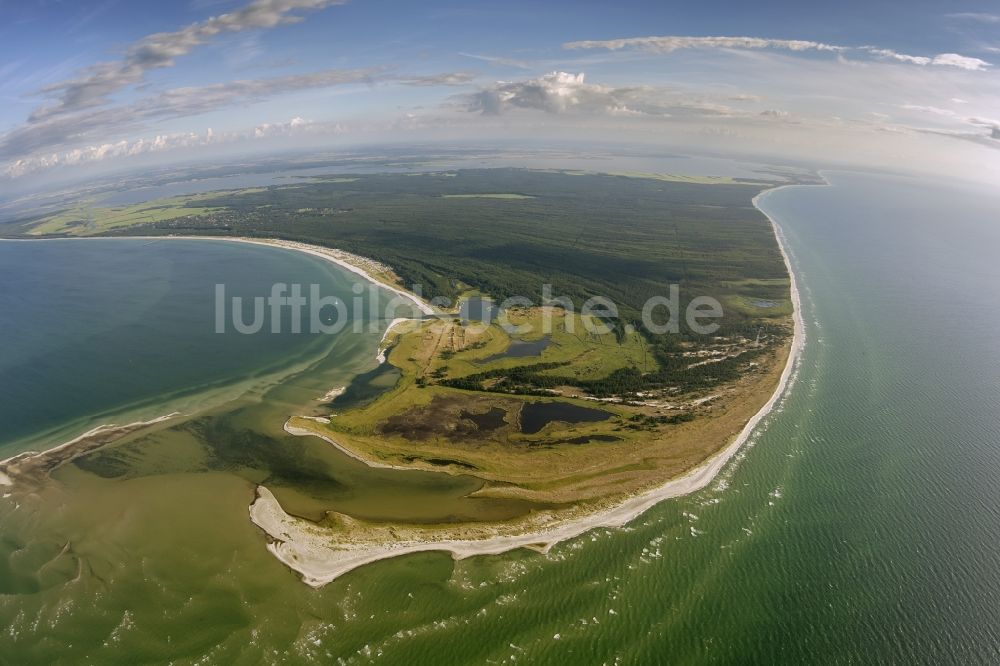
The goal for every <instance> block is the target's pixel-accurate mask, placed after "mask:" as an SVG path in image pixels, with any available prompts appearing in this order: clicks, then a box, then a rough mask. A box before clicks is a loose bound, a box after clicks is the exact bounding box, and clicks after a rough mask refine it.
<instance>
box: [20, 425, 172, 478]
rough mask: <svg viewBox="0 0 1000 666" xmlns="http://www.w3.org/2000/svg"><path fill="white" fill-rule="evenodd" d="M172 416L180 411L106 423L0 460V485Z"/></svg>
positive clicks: (28, 475)
mask: <svg viewBox="0 0 1000 666" xmlns="http://www.w3.org/2000/svg"><path fill="white" fill-rule="evenodd" d="M175 416H180V412H172V413H170V414H164V415H163V416H157V417H156V418H153V419H149V420H148V421H134V422H132V423H126V424H124V425H117V424H114V423H106V424H103V425H99V426H97V427H95V428H91V429H90V430H88V431H86V432H85V433H83V434H80V435H77V436H76V437H74V438H73V439H71V440H68V441H66V442H63V443H62V444H57V445H56V446H53V447H52V448H49V449H46V450H44V451H24V452H22V453H18V454H16V455H13V456H11V457H9V458H6V459H4V460H0V486H12V485H14V481H15V480H17V479H23V478H28V477H34V478H38V477H39V476H40V475H42V474H45V473H47V472H49V471H51V470H53V469H55V468H56V467H58V466H59V465H62V464H63V463H66V462H69V461H70V460H72V459H73V458H76V457H78V456H81V455H83V454H85V453H89V452H90V451H93V450H96V449H99V448H101V447H103V446H105V445H106V444H108V443H110V442H112V441H114V440H115V439H118V438H119V437H123V436H125V435H127V434H129V433H131V432H135V431H136V430H139V429H140V428H145V427H147V426H151V425H156V424H157V423H163V422H165V421H169V420H170V419H172V418H174V417H175Z"/></svg>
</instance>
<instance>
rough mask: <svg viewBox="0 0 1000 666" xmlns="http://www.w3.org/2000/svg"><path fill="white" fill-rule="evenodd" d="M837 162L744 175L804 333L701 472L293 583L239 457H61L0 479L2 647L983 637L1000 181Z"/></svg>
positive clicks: (836, 654)
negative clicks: (723, 463) (749, 428)
mask: <svg viewBox="0 0 1000 666" xmlns="http://www.w3.org/2000/svg"><path fill="white" fill-rule="evenodd" d="M829 177H830V180H831V182H832V183H833V185H832V186H831V187H795V188H787V189H782V190H778V191H775V192H772V193H770V194H768V195H766V196H765V197H764V198H763V201H762V207H763V208H764V209H765V210H766V211H767V212H768V213H770V214H771V215H772V216H773V217H774V218H775V219H776V220H777V221H778V222H779V224H780V225H781V226H782V228H783V230H784V233H785V235H786V237H787V240H788V244H789V246H790V249H791V252H792V255H793V263H794V265H795V267H796V272H797V275H798V276H799V282H800V287H801V289H802V297H803V305H804V308H803V312H804V315H805V321H806V332H807V344H806V349H805V352H804V354H803V356H802V360H801V364H800V366H799V369H798V372H797V375H796V379H795V383H794V385H793V388H792V390H791V392H790V394H789V395H788V396H787V398H786V399H785V400H784V401H783V402H782V403H781V405H780V407H779V408H778V409H777V410H776V411H775V412H774V413H773V414H772V415H771V416H770V417H768V418H767V419H766V421H765V423H764V424H763V427H762V428H760V429H758V431H757V432H756V433H755V434H754V435H753V437H752V438H751V441H750V442H749V443H748V445H747V446H746V447H745V448H744V449H743V450H742V451H741V452H740V453H739V454H738V456H737V457H736V458H735V459H734V461H733V463H732V464H730V465H729V466H727V468H726V469H725V470H724V472H723V473H722V474H721V475H720V476H719V477H718V478H717V479H716V480H715V482H713V483H712V484H711V485H710V487H708V488H706V489H705V490H704V491H702V492H699V493H696V494H694V495H692V496H690V497H686V498H681V499H679V500H675V501H668V502H665V503H663V504H661V505H659V506H657V507H655V508H654V509H653V510H651V511H650V512H648V513H647V514H645V515H644V516H642V517H641V518H639V519H638V520H636V521H635V522H634V523H633V524H631V525H629V526H628V527H627V528H625V529H621V530H603V529H602V530H597V531H595V532H593V533H591V534H588V535H585V536H583V537H581V538H579V539H576V540H574V541H572V542H569V543H565V544H560V545H558V546H556V547H555V548H554V549H553V550H552V551H551V552H550V553H549V554H548V555H539V554H537V553H532V552H517V553H511V554H508V555H504V556H496V557H481V558H474V559H471V560H463V561H459V562H454V561H452V560H451V558H450V557H448V556H446V555H443V554H433V553H431V554H421V555H415V556H410V557H406V558H401V559H398V560H390V561H385V562H380V563H377V564H375V565H372V566H369V567H365V568H363V569H361V570H358V571H355V572H352V573H351V574H348V575H346V576H344V577H342V578H341V579H338V580H337V581H335V582H333V583H331V584H330V585H328V586H326V587H325V588H322V589H321V590H313V589H311V588H308V587H306V586H304V585H303V584H301V583H300V582H299V581H298V580H297V579H296V577H295V576H294V575H293V574H292V573H291V572H289V571H287V570H286V569H284V568H283V567H282V566H281V565H280V564H279V563H277V562H276V561H275V560H274V559H273V558H271V557H270V555H268V554H267V552H266V551H265V550H264V542H263V538H262V536H261V534H260V533H259V532H258V531H257V530H255V529H254V528H253V527H252V526H251V525H249V523H248V521H247V520H246V506H247V504H248V503H249V501H250V499H251V498H252V484H250V483H247V482H246V481H245V480H244V479H242V478H240V477H239V476H238V475H235V474H233V473H230V472H227V471H225V470H221V471H212V472H209V473H201V474H163V475H160V476H151V477H148V478H144V479H138V480H126V481H103V480H97V479H95V478H92V477H91V476H90V475H88V474H86V473H84V472H82V471H79V470H76V469H73V468H68V469H67V470H65V472H64V473H63V474H62V475H60V476H59V477H58V478H57V481H58V482H59V483H60V484H62V485H61V487H64V488H66V489H69V490H64V491H60V492H65V493H67V497H69V498H70V499H72V500H74V501H75V502H85V503H86V505H87V506H88V507H92V509H93V510H92V511H88V512H81V513H79V514H78V515H74V514H71V513H68V512H69V511H70V509H69V508H66V509H60V513H66V514H67V515H70V516H71V517H72V518H73V520H72V521H70V520H68V519H67V520H65V521H64V522H59V521H58V520H57V519H56V518H52V519H51V525H50V524H49V522H46V520H45V519H44V518H43V515H45V516H47V515H48V514H41V513H38V512H35V513H32V512H31V511H32V507H31V506H30V505H26V506H22V507H20V508H18V509H16V510H15V509H13V508H12V507H9V506H7V505H5V504H3V503H0V526H2V527H0V532H2V536H3V539H2V540H0V555H3V557H0V564H2V566H0V622H2V625H3V626H4V627H6V631H4V632H0V663H5V660H6V661H8V662H10V663H49V662H50V661H51V660H52V659H53V658H54V657H56V656H61V657H62V658H63V660H64V661H66V662H67V663H74V662H79V661H84V660H88V659H89V661H92V662H94V663H135V662H136V661H151V662H163V661H167V660H168V659H170V658H177V659H178V661H179V663H191V662H194V661H196V660H198V659H199V658H204V660H205V662H206V663H247V664H250V663H261V662H263V663H289V664H298V663H331V662H332V663H337V660H340V661H341V662H343V663H359V664H364V663H371V662H377V663H392V664H417V663H426V664H448V663H543V664H564V663H588V664H589V663H594V664H600V663H607V664H613V663H621V664H630V663H643V664H646V663H648V664H662V663H669V664H686V663H713V664H745V663H761V664H769V663H789V664H798V663H830V664H849V663H864V664H868V663H893V664H896V663H919V664H988V663H996V661H997V660H998V658H1000V633H998V627H1000V604H998V603H997V599H998V598H1000V546H998V544H1000V494H998V493H997V492H996V489H995V486H996V479H997V478H998V475H1000V354H998V353H997V352H996V343H997V341H998V335H997V331H998V330H1000V297H998V296H1000V293H998V290H1000V263H998V262H997V261H996V260H995V257H994V254H995V251H996V248H998V247H1000V226H998V225H997V223H996V218H997V212H998V211H1000V197H998V196H997V195H996V194H995V193H991V192H983V191H977V190H974V189H970V188H963V187H961V186H958V185H947V184H942V183H934V182H918V181H913V180H907V179H901V178H892V177H885V176H870V175H861V174H847V173H835V174H830V176H829ZM349 469H350V470H351V473H352V474H356V475H360V474H361V472H360V471H358V470H357V469H356V468H353V467H352V468H349ZM345 478H346V477H345ZM358 478H363V477H358ZM387 478H388V477H387ZM178 489H182V490H181V492H182V493H183V495H184V497H185V501H186V502H187V503H188V504H189V505H195V506H198V507H199V511H197V512H195V513H191V512H190V511H188V512H185V513H181V514H178V513H177V511H176V510H175V507H174V505H173V504H172V503H171V498H173V497H175V495H173V494H172V493H176V492H177V491H178ZM390 494H391V493H390ZM122 497H128V498H130V500H131V502H132V505H131V506H130V508H129V509H128V510H124V509H116V508H115V507H119V506H120V504H121V501H122ZM25 501H26V502H27V501H28V500H25ZM386 501H387V502H391V501H392V498H391V497H387V498H386ZM44 505H45V506H46V507H50V506H52V504H51V502H49V501H46V502H45V504H44ZM116 511H117V512H118V513H116ZM97 516H100V518H98V517H97ZM64 523H65V524H64ZM95 525H97V526H100V527H101V530H100V534H99V535H98V536H95V534H94V533H95ZM162 526H166V527H165V528H163V529H158V527H162ZM47 530H51V531H52V533H53V535H54V536H52V537H51V539H49V538H48V536H47ZM39 535H45V536H46V538H42V537H41V536H39ZM66 543H71V544H72V550H73V552H74V553H75V554H76V557H77V560H75V561H77V562H82V563H83V564H79V565H78V566H73V567H70V566H69V565H68V564H67V563H66V560H65V558H64V557H59V556H58V553H59V551H60V548H62V547H63V544H66ZM12 544H13V545H12ZM81 572H82V573H81Z"/></svg>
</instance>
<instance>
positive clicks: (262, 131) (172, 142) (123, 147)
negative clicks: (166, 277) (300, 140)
mask: <svg viewBox="0 0 1000 666" xmlns="http://www.w3.org/2000/svg"><path fill="white" fill-rule="evenodd" d="M313 131H317V132H321V133H324V134H338V133H340V132H341V131H342V129H341V128H340V126H339V125H333V126H327V125H325V124H322V123H315V122H312V121H309V120H305V119H303V118H300V117H298V116H296V117H295V118H292V119H291V120H288V121H287V122H274V123H261V124H259V125H257V126H256V127H254V128H253V129H251V130H247V131H236V132H221V133H219V132H216V131H214V130H213V129H212V128H211V127H209V128H207V129H206V130H205V131H204V132H203V133H199V132H176V133H171V134H156V135H153V136H150V137H143V138H140V139H136V140H133V141H128V140H124V139H123V140H120V141H114V142H107V143H101V144H94V145H90V146H84V147H80V148H73V149H72V150H63V151H55V152H52V153H47V154H42V155H34V156H31V157H26V158H22V159H19V160H15V161H13V162H11V163H10V164H8V165H7V166H6V167H5V168H4V171H3V174H4V175H5V176H7V177H10V178H16V177H18V176H23V175H26V174H29V173H33V172H36V171H40V170H42V169H48V168H52V167H57V166H75V165H81V164H87V163H92V162H100V161H103V160H108V159H113V158H121V157H136V156H139V155H148V154H151V153H161V152H166V151H170V150H176V149H180V148H195V147H200V146H207V145H209V144H222V143H234V142H238V141H247V140H251V139H271V138H275V137H288V136H296V135H299V134H307V133H310V132H313Z"/></svg>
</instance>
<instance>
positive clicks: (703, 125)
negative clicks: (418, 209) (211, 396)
mask: <svg viewBox="0 0 1000 666" xmlns="http://www.w3.org/2000/svg"><path fill="white" fill-rule="evenodd" d="M542 139H558V140H587V141H602V142H607V143H614V142H620V143H622V144H641V145H644V146H660V145H662V146H663V147H664V149H668V148H669V149H684V150H697V149H704V150H708V151H713V152H729V153H733V154H744V155H756V156H760V155H767V156H771V157H774V158H776V159H779V160H780V159H796V160H814V161H818V162H821V163H823V164H831V165H832V164H845V165H856V166H870V167H878V168H886V167H890V168H891V167H892V166H894V165H905V166H906V167H907V168H911V169H918V170H923V171H927V172H930V173H941V174H946V175H951V176H956V177H960V178H968V179H975V180H979V181H985V182H993V183H997V182H1000V150H998V148H1000V2H948V3H943V2H939V1H937V2H930V1H926V0H907V1H905V2H880V1H879V0H869V1H864V2H860V1H856V0H842V1H840V2H837V3H818V2H802V1H801V0H800V1H797V2H763V3H762V2H748V1H746V0H742V1H738V2H730V1H728V0H727V1H723V0H706V1H701V2H697V3H691V2H685V3H679V2H670V1H662V0H661V1H659V2H628V1H619V2H614V3H609V2H591V1H589V0H576V1H572V2H538V1H535V2H521V1H520V0H507V1H505V2H494V1H492V0H488V1H484V2H459V1H457V0H448V1H438V0H424V1H422V2H391V1H389V0H348V1H338V0H250V1H247V0H186V1H182V2H168V1H163V2H156V3H147V2H142V3H140V2H125V1H124V0H95V1H92V2H87V1H79V0H76V1H70V0H43V1H39V2H26V1H25V0H16V1H10V0H0V188H6V189H8V190H9V189H12V188H13V189H17V188H18V187H19V186H22V185H28V184H30V183H32V182H34V181H36V180H38V179H39V178H42V177H44V176H45V175H46V174H49V173H51V172H66V173H73V172H80V173H86V172H87V171H88V170H97V169H99V168H105V167H108V166H113V167H117V168H129V166H130V165H138V164H148V163H150V162H151V161H152V162H154V163H160V162H162V163H173V162H183V161H184V160H185V159H193V158H196V157H197V158H199V159H203V158H204V157H205V156H211V155H213V154H236V153H246V154H248V155H249V154H266V153H268V152H275V151H282V150H288V149H300V148H310V147H323V148H330V149H336V148H337V147H338V146H350V145H359V144H376V143H385V142H389V143H391V142H405V143H409V142H449V141H453V142H457V141H493V140H519V141H523V142H525V145H526V146H528V145H532V143H533V142H537V141H539V140H542Z"/></svg>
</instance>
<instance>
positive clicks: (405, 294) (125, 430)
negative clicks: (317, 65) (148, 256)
mask: <svg viewBox="0 0 1000 666" xmlns="http://www.w3.org/2000/svg"><path fill="white" fill-rule="evenodd" d="M122 238H123V239H126V240H215V241H228V242H236V243H249V244H252V245H263V246H267V247H279V248H283V249H286V250H292V251H295V252H302V253H305V254H309V255H311V256H314V257H319V258H321V259H323V260H325V261H328V262H330V263H332V264H335V265H337V266H338V267H340V268H342V269H344V270H346V271H348V272H350V273H354V274H355V275H358V276H359V277H361V278H362V279H364V280H366V281H368V282H370V283H372V284H375V285H377V286H379V287H382V288H384V289H386V290H387V291H390V292H392V293H394V294H396V295H397V296H400V297H402V298H404V299H406V300H407V301H409V302H411V303H413V305H414V306H415V307H416V308H417V309H418V310H419V311H420V312H421V313H422V314H424V315H434V314H436V312H435V310H434V308H433V307H432V306H431V305H430V303H428V302H427V301H425V300H423V299H422V298H420V297H419V296H418V295H417V294H414V293H412V292H409V291H406V290H405V289H403V288H400V287H396V286H394V285H391V284H388V283H387V282H385V281H384V280H381V279H379V278H378V277H376V276H375V275H374V271H373V270H372V268H373V267H374V266H376V265H378V264H377V262H375V261H374V260H372V259H369V258H367V257H362V256H359V255H354V254H351V253H349V252H345V251H343V250H338V249H334V248H326V247H321V246H318V245H309V244H307V243H300V242H297V241H285V240H281V239H263V238H262V239H258V238H245V237H227V236H190V235H178V236H124V237H120V236H111V237H108V236H83V237H68V238H0V242H44V241H52V240H71V241H81V240H118V239H122ZM382 268H384V269H389V267H385V266H383V267H382ZM389 270H391V269H389ZM406 321H419V319H413V318H408V317H400V318H397V319H394V320H392V321H391V322H390V323H389V325H388V326H387V327H386V329H385V331H384V332H383V334H382V339H381V340H380V342H379V346H378V352H377V354H376V360H377V361H378V363H380V364H381V363H384V362H385V359H386V356H385V355H386V351H387V350H386V349H385V348H383V346H384V345H385V342H386V340H387V338H388V337H389V334H390V333H391V332H392V329H393V328H395V327H396V326H398V325H399V324H401V323H402V322H406ZM345 388H346V387H337V388H335V389H333V390H331V391H329V392H328V393H327V394H326V395H324V396H323V398H324V399H326V398H327V397H330V398H331V399H332V397H335V396H334V395H332V394H333V393H334V392H336V393H337V394H339V393H342V392H343V391H344V390H345ZM178 415H180V412H173V413H170V414H166V415H163V416H158V417H155V418H153V419H150V420H148V421H135V422H132V423H128V424H125V425H116V424H113V423H107V424H101V425H98V426H95V427H94V428H91V429H90V430H87V431H85V432H83V433H81V434H79V435H77V436H75V437H73V438H72V439H70V440H67V441H65V442H62V443H60V444H56V445H55V446H52V447H50V448H47V449H43V450H41V451H22V452H21V453H18V454H15V455H13V456H10V457H9V458H6V459H4V460H0V486H3V487H10V486H13V485H14V484H15V481H16V480H18V479H25V478H28V477H33V478H38V477H39V476H40V473H41V472H48V471H51V470H53V469H55V468H56V467H58V466H59V465H61V464H63V463H65V462H68V461H70V460H72V459H73V458H76V457H78V456H80V455H83V454H85V453H88V452H90V451H93V450H96V449H99V448H101V447H103V446H105V445H106V444H108V443H110V442H111V441H112V440H113V439H117V438H118V437H121V436H124V435H126V434H129V433H131V432H133V431H135V430H138V429H140V428H143V427H146V426H150V425H155V424H157V423H161V422H163V421H166V420H169V419H171V418H174V417H175V416H178ZM338 448H340V447H339V446H338ZM341 450H344V449H341ZM345 452H346V451H345ZM349 455H350V454H349Z"/></svg>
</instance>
